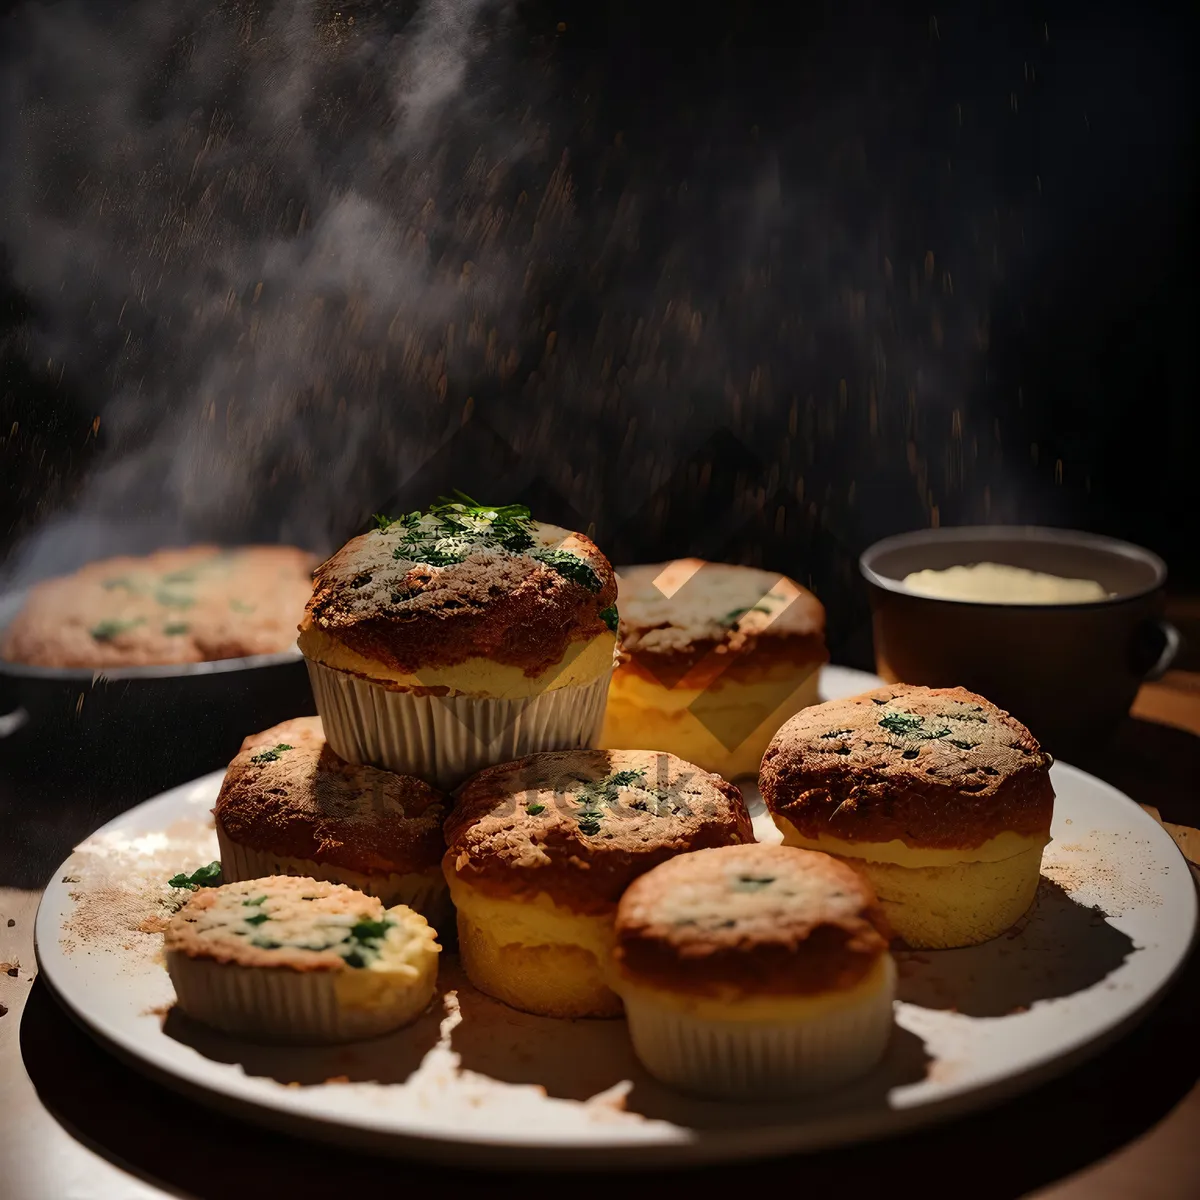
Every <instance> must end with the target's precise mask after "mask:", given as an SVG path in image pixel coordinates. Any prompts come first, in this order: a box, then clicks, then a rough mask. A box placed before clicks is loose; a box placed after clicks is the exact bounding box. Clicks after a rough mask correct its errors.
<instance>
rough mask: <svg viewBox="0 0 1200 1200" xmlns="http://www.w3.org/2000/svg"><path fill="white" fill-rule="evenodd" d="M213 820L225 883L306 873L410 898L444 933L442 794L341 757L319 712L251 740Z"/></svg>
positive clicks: (389, 899) (384, 896)
mask: <svg viewBox="0 0 1200 1200" xmlns="http://www.w3.org/2000/svg"><path fill="white" fill-rule="evenodd" d="M213 816H214V819H215V822H216V827H217V842H218V844H219V846H220V848H221V850H220V852H221V867H222V872H223V877H224V878H225V880H227V881H230V882H232V881H236V880H241V879H260V878H262V877H263V876H265V875H301V876H306V877H311V878H313V879H325V880H328V881H330V882H332V883H344V884H348V885H349V886H350V887H354V888H357V889H358V890H359V891H361V892H366V893H367V895H369V896H377V897H378V898H379V899H380V900H381V901H382V902H383V904H384V905H385V906H386V907H389V908H390V907H391V906H392V905H394V904H407V905H408V906H409V907H410V908H413V909H416V911H417V912H419V913H420V914H421V915H422V916H423V917H425V919H426V920H427V921H428V922H429V923H430V924H431V925H432V926H433V927H434V928H435V929H438V930H442V931H443V932H444V931H445V928H446V926H447V923H448V922H451V921H452V920H453V911H452V909H451V907H450V903H449V898H448V896H447V893H446V881H445V879H443V877H442V854H443V852H444V851H445V848H446V844H445V842H444V841H443V839H442V823H443V821H444V820H445V817H446V798H445V797H444V796H443V795H442V793H441V792H439V791H436V790H435V789H434V788H432V787H430V785H429V784H427V783H426V782H425V781H424V780H422V779H416V778H414V777H413V776H411V775H394V774H392V772H390V771H380V770H377V769H376V768H374V767H361V766H355V765H354V764H351V763H348V762H345V761H343V760H342V759H340V758H338V756H337V755H336V754H334V752H333V751H332V750H330V748H329V747H328V746H327V745H326V743H325V735H324V733H323V732H322V729H321V718H320V717H299V718H297V719H295V720H292V721H285V722H283V724H281V725H276V726H274V727H273V728H271V729H268V730H265V731H264V732H263V733H256V734H254V735H253V736H252V737H248V738H246V740H245V741H244V742H243V743H242V748H241V750H240V751H239V752H238V755H237V757H236V758H235V759H234V760H233V762H231V763H230V764H229V769H228V770H227V771H226V772H225V779H224V781H223V782H222V784H221V792H220V794H219V795H218V797H217V804H216V807H215V808H214V809H213Z"/></svg>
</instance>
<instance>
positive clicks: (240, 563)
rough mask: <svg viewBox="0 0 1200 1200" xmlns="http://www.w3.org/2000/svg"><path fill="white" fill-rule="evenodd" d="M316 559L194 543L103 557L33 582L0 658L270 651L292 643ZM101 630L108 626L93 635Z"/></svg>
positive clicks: (120, 659) (284, 549)
mask: <svg viewBox="0 0 1200 1200" xmlns="http://www.w3.org/2000/svg"><path fill="white" fill-rule="evenodd" d="M316 562H317V559H316V556H315V555H313V554H310V553H309V552H308V551H306V550H301V549H298V548H297V547H295V546H242V547H239V548H236V549H232V550H222V549H221V548H220V547H219V546H206V545H201V546H188V547H186V548H184V549H174V550H160V551H157V552H156V553H154V554H148V555H145V556H142V557H137V558H134V557H122V558H107V559H102V560H100V561H98V562H93V563H89V564H88V565H87V566H85V567H82V568H80V569H79V570H78V571H76V572H75V573H74V574H72V575H66V576H62V577H60V578H57V579H48V580H46V581H45V582H43V583H39V584H38V585H37V586H36V587H34V588H32V589H31V590H30V592H29V596H28V598H27V599H26V601H25V604H24V606H23V607H22V609H21V611H20V612H19V613H18V614H17V616H16V617H15V618H14V619H13V621H12V623H11V624H10V625H9V627H8V629H7V631H6V632H5V635H4V638H3V642H2V643H0V657H3V658H6V659H8V660H9V661H11V662H20V663H28V664H30V665H33V666H43V667H124V666H149V665H155V664H168V663H190V662H209V661H213V660H216V659H223V658H242V657H245V656H249V655H255V654H277V653H280V652H282V651H284V650H287V649H288V648H289V647H291V646H294V645H295V642H296V622H297V621H298V620H299V618H300V615H301V613H303V611H304V603H305V600H306V599H307V597H308V595H309V593H310V592H311V589H312V584H311V577H312V570H313V567H314V566H315V565H316ZM102 628H107V629H108V630H109V632H108V633H107V634H106V635H105V636H103V637H97V636H96V634H95V631H97V630H99V629H102ZM168 630H170V631H171V632H168Z"/></svg>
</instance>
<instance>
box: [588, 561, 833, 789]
mask: <svg viewBox="0 0 1200 1200" xmlns="http://www.w3.org/2000/svg"><path fill="white" fill-rule="evenodd" d="M618 584H619V586H620V590H621V617H620V629H619V632H618V636H619V639H620V657H619V660H618V665H617V669H616V672H615V673H614V675H613V681H612V686H611V687H610V689H609V695H608V711H607V712H606V714H605V720H604V731H603V733H602V734H601V738H600V744H601V745H602V746H606V747H609V748H610V749H617V748H620V749H637V748H647V749H651V748H653V749H661V750H669V751H671V752H672V753H674V754H678V755H679V756H680V757H681V758H684V759H686V760H687V761H689V762H694V763H696V764H697V765H699V766H701V767H703V768H704V769H705V770H707V771H715V772H717V774H719V775H724V776H725V778H726V779H733V778H736V777H737V776H739V775H754V774H756V773H757V771H758V766H759V763H760V762H761V760H762V755H763V751H764V750H765V749H766V748H767V743H768V742H769V741H770V740H771V737H772V735H773V734H774V733H775V731H776V730H777V729H778V728H779V727H780V725H782V724H783V723H784V721H786V720H787V719H788V717H790V716H791V715H792V714H793V713H795V712H798V711H799V710H800V709H802V708H804V707H805V706H806V705H809V704H816V703H817V699H818V697H817V683H818V680H819V678H820V668H821V664H822V663H824V662H825V661H827V659H828V657H829V655H828V653H827V652H826V649H825V610H824V609H823V608H822V607H821V604H820V601H818V600H817V598H816V597H815V596H814V595H813V594H812V593H811V592H808V591H806V590H805V589H804V588H802V587H801V586H800V585H799V584H797V583H793V582H792V580H790V579H788V578H786V577H785V576H783V575H778V574H776V573H774V572H771V571H759V570H756V569H754V568H753V567H737V566H732V565H729V564H727V563H709V562H703V561H702V560H700V559H698V558H683V559H678V560H677V561H675V562H669V563H659V564H657V565H656V566H645V567H633V568H631V569H629V570H627V571H622V572H621V575H620V577H619V579H618Z"/></svg>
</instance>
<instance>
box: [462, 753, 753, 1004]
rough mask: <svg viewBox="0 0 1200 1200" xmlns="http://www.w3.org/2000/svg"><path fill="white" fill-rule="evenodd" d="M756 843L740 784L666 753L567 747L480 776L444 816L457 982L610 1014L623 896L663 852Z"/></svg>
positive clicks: (503, 996) (521, 1000)
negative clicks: (611, 961) (611, 965)
mask: <svg viewBox="0 0 1200 1200" xmlns="http://www.w3.org/2000/svg"><path fill="white" fill-rule="evenodd" d="M753 838H754V834H753V831H752V829H751V825H750V817H749V814H748V813H747V812H746V807H745V804H744V803H743V801H742V796H741V793H740V792H739V791H738V789H737V788H735V787H734V786H733V785H732V784H730V783H726V782H725V780H723V779H720V778H718V777H717V776H716V775H710V774H708V773H707V772H705V771H701V770H700V769H699V768H698V767H694V766H693V765H692V764H691V763H685V762H683V761H682V760H680V759H678V758H676V757H675V756H674V755H673V754H660V753H653V752H647V751H641V750H614V751H605V750H575V751H564V752H559V753H551V754H532V755H529V756H528V757H527V758H523V759H520V760H518V761H517V762H511V763H504V764H502V765H501V766H497V767H490V768H488V769H487V770H485V771H481V772H480V773H479V774H478V775H475V776H474V777H473V778H471V779H469V780H467V782H466V783H464V784H463V786H462V787H461V788H460V789H459V790H458V792H457V793H456V796H455V806H454V808H453V809H452V810H451V813H450V817H449V818H448V820H447V822H446V843H447V846H448V847H449V848H448V849H447V851H446V857H445V860H444V866H445V872H446V879H447V881H448V882H449V884H450V895H451V898H452V899H453V900H454V904H455V907H456V908H457V909H458V937H459V952H460V954H461V955H462V960H463V965H464V967H465V968H466V971H467V974H468V975H469V976H470V979H471V982H472V983H474V984H475V986H476V987H477V988H479V989H480V990H481V991H484V992H487V993H488V994H489V995H491V996H495V997H496V998H497V999H500V1000H503V1001H505V1003H507V1004H511V1005H512V1006H513V1007H514V1008H520V1009H524V1010H525V1011H526V1012H534V1013H542V1014H544V1015H545V1016H551V1017H602V1016H616V1015H618V1014H619V1013H620V1011H621V1002H620V1000H619V999H618V998H617V996H615V995H614V994H613V992H612V991H611V990H610V989H609V987H608V984H607V982H606V976H607V963H608V957H609V953H610V951H611V950H612V939H613V916H614V914H615V912H616V908H617V901H618V900H619V899H620V897H621V893H622V892H623V891H624V890H625V888H626V887H627V886H628V885H629V884H630V882H632V880H634V879H636V878H637V877H638V876H639V875H641V874H642V873H643V872H645V871H648V870H650V868H651V867H654V866H657V865H658V864H659V863H660V862H663V861H664V860H666V859H668V858H671V857H672V856H673V855H676V854H683V853H685V852H686V851H688V850H697V849H700V848H702V847H706V846H724V845H729V844H731V843H739V842H748V841H753Z"/></svg>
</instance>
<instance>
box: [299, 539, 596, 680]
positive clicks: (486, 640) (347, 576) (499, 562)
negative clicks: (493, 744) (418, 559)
mask: <svg viewBox="0 0 1200 1200" xmlns="http://www.w3.org/2000/svg"><path fill="white" fill-rule="evenodd" d="M564 533H565V531H564ZM387 536H388V535H387V534H382V533H379V532H377V531H372V532H370V533H366V534H363V535H361V536H360V537H356V538H354V539H353V540H351V541H350V542H348V543H347V544H346V545H345V546H343V547H342V549H341V550H339V551H338V552H337V553H336V554H335V555H334V556H333V557H332V558H331V559H329V560H328V561H327V562H325V563H323V564H322V565H321V566H320V567H319V568H318V569H317V573H316V582H315V587H314V589H313V594H312V598H311V600H310V601H309V603H308V609H307V612H306V615H305V620H306V622H311V623H312V624H313V625H315V626H316V627H317V628H319V629H321V630H323V631H324V632H325V633H327V634H329V635H330V636H331V637H335V638H336V639H337V640H338V641H340V642H342V643H344V644H345V645H346V646H348V647H349V648H350V649H352V650H354V651H355V652H356V653H358V654H360V655H362V656H363V657H364V658H368V659H372V660H374V661H376V662H378V663H380V664H382V665H383V666H384V667H386V668H387V669H388V670H390V671H396V672H401V673H404V674H413V673H415V672H417V671H419V670H420V669H421V668H422V667H449V666H455V665H457V664H458V663H462V662H465V661H466V660H467V659H469V658H476V657H484V658H490V659H492V660H494V661H495V662H499V663H504V664H507V665H509V666H514V667H520V668H521V669H522V670H523V671H524V672H525V674H526V675H530V676H534V675H540V674H541V673H542V672H543V671H545V670H546V669H547V668H549V667H551V666H553V665H554V664H555V663H558V662H561V661H562V659H563V657H564V656H565V654H566V652H567V648H568V646H569V644H570V643H571V642H573V641H583V640H588V639H591V638H594V637H596V636H598V635H600V634H602V633H605V632H606V631H607V628H608V627H607V626H606V625H605V623H604V621H603V619H602V618H601V616H600V614H601V613H602V612H603V611H604V610H605V609H606V608H609V607H610V606H611V605H613V604H614V603H615V602H616V598H617V583H616V577H615V576H614V574H613V569H612V566H611V564H610V563H609V561H608V559H607V558H605V557H604V555H603V554H602V553H601V552H600V550H599V548H598V547H597V546H596V544H595V543H594V542H593V541H592V540H591V539H590V538H587V537H584V536H583V535H582V534H570V535H568V536H567V538H566V540H565V541H564V542H563V546H564V547H566V548H569V549H570V550H571V551H572V552H574V553H576V554H578V555H579V556H580V557H582V558H583V559H585V560H586V562H587V563H588V565H589V566H590V567H591V568H592V569H593V571H595V572H596V574H597V576H598V577H599V579H600V582H601V587H600V590H599V591H597V592H593V591H591V590H590V589H588V588H587V587H585V586H584V585H583V584H581V583H578V582H575V581H573V580H570V579H567V578H565V577H564V576H563V575H561V574H559V573H558V572H557V571H555V570H553V569H552V568H550V567H548V566H546V565H545V564H544V563H542V562H539V561H538V560H537V559H534V558H531V557H529V556H528V555H525V554H503V553H499V552H481V553H478V554H474V555H472V556H471V557H469V558H467V559H466V560H465V561H464V562H461V563H458V564H456V565H453V566H448V567H430V566H424V565H417V566H414V567H412V568H411V569H409V570H407V571H406V572H404V573H403V574H402V575H399V576H397V579H396V586H395V587H393V586H391V584H389V585H388V590H387V593H386V595H384V594H383V593H382V592H381V593H380V594H379V596H378V599H377V602H373V603H372V604H370V605H368V606H364V605H363V598H362V596H361V595H358V594H356V593H359V592H361V590H362V588H361V586H360V587H357V588H356V587H355V582H356V580H359V579H361V578H363V576H364V575H366V574H372V573H373V572H372V571H371V570H368V569H367V567H366V564H372V566H373V567H375V565H376V564H379V563H380V562H381V561H382V563H383V566H384V567H386V562H387V559H386V557H384V558H383V559H382V560H381V558H380V554H381V546H386V545H387V544H388V543H386V542H385V541H381V539H386V538H387ZM376 569H378V568H376ZM368 586H369V585H368ZM393 596H395V597H398V599H396V600H393V599H392V597H393Z"/></svg>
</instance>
